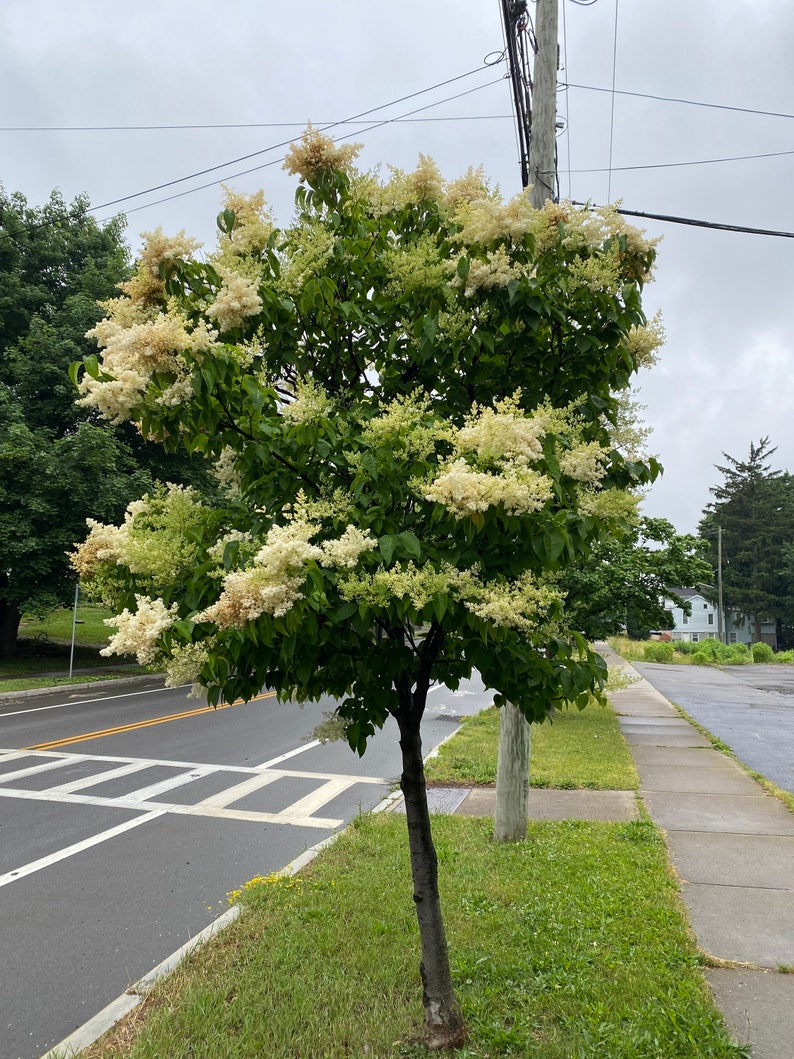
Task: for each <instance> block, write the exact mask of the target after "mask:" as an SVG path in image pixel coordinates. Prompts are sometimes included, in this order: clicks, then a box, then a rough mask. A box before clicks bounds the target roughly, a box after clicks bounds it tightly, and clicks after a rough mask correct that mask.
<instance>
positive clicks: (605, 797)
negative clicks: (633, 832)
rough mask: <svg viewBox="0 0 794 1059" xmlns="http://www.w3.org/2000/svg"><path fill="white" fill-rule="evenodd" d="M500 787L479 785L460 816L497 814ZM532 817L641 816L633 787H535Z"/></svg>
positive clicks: (462, 806)
mask: <svg viewBox="0 0 794 1059" xmlns="http://www.w3.org/2000/svg"><path fill="white" fill-rule="evenodd" d="M495 806H496V791H495V790H494V789H493V788H488V787H477V788H475V789H474V790H472V791H470V792H469V794H468V796H467V797H466V798H465V799H464V800H463V801H462V802H461V804H460V806H459V807H458V808H457V809H456V812H457V813H458V814H459V815H460V816H489V817H490V816H493V814H494V809H495ZM527 816H528V817H529V819H530V820H603V821H610V822H616V823H623V822H625V821H627V820H636V819H637V818H638V816H639V810H638V808H637V799H636V797H635V795H634V792H633V791H590V790H554V789H551V788H545V787H532V788H530V791H529V799H528V802H527Z"/></svg>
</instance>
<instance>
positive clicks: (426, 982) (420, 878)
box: [398, 693, 466, 1048]
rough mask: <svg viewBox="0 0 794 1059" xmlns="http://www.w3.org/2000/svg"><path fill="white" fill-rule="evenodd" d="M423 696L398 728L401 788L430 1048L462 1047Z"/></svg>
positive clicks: (405, 710) (404, 712)
mask: <svg viewBox="0 0 794 1059" xmlns="http://www.w3.org/2000/svg"><path fill="white" fill-rule="evenodd" d="M409 694H410V693H409ZM418 697H421V693H419V695H417V694H416V693H415V694H413V695H411V703H410V706H408V704H407V703H403V705H402V707H401V710H400V717H399V718H398V724H399V728H400V749H401V751H402V763H403V771H402V777H401V779H400V789H401V790H402V793H403V797H404V799H405V814H406V818H407V821H408V844H409V848H410V851H411V876H412V879H413V887H414V903H415V905H416V917H417V920H418V921H419V936H420V939H421V943H422V962H421V964H420V968H419V969H420V973H421V975H422V990H423V994H422V1000H423V1003H424V1007H425V1028H426V1033H427V1039H426V1043H427V1045H428V1047H430V1048H456V1047H459V1046H460V1045H461V1044H463V1041H464V1039H465V1036H466V1028H465V1026H464V1024H463V1015H462V1014H461V1010H460V1005H459V1003H458V1000H457V998H456V996H455V990H454V988H453V985H452V975H451V973H450V969H449V953H448V951H447V938H446V934H445V932H444V921H443V918H442V915H441V900H440V898H439V893H438V858H437V857H436V850H435V846H434V845H433V836H432V833H431V829H430V812H429V810H428V807H427V787H426V785H425V770H424V764H423V761H422V740H421V736H420V733H419V727H420V724H421V720H422V713H423V712H424V703H423V702H421V703H417V701H416V699H417V698H418ZM406 707H408V708H406Z"/></svg>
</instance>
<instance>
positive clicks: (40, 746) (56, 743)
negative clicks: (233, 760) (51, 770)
mask: <svg viewBox="0 0 794 1059" xmlns="http://www.w3.org/2000/svg"><path fill="white" fill-rule="evenodd" d="M275 694H276V693H275V691H266V692H264V693H263V694H262V695H254V697H253V698H252V699H249V700H248V701H249V702H259V700H260V699H272V698H273V697H274V696H275ZM244 701H245V700H244V699H237V700H235V702H223V703H221V704H220V705H218V706H215V707H213V706H200V707H199V708H198V709H197V710H185V711H183V712H182V713H169V714H168V715H167V716H166V717H152V718H151V720H148V721H136V722H135V723H134V724H120V725H119V726H118V727H117V728H102V729H100V730H99V731H98V732H86V733H85V734H83V735H72V736H67V738H66V739H53V740H52V741H51V742H49V743H37V744H36V746H26V747H23V748H22V749H23V750H57V749H58V747H61V746H70V745H71V744H72V743H84V742H86V741H87V740H88V739H102V738H103V737H104V736H106V735H118V734H119V733H121V732H134V731H135V729H136V728H149V727H150V726H151V725H153V724H166V723H167V722H168V721H178V720H180V719H181V718H182V717H195V716H196V714H199V713H207V712H212V711H213V710H215V709H217V710H225V709H227V708H228V707H229V706H240V705H242V703H243V702H244Z"/></svg>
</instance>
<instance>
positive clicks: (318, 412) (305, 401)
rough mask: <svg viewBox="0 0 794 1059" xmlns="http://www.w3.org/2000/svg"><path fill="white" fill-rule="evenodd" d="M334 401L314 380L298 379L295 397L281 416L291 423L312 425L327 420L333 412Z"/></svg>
mask: <svg viewBox="0 0 794 1059" xmlns="http://www.w3.org/2000/svg"><path fill="white" fill-rule="evenodd" d="M333 407H334V405H333V401H332V400H331V398H330V397H329V396H328V394H327V393H326V392H325V390H324V389H323V388H322V386H321V385H320V384H319V382H316V381H315V380H314V379H310V378H303V379H298V381H297V383H296V384H295V397H294V399H293V400H292V401H288V402H286V403H285V404H283V405H282V407H281V414H282V415H283V416H284V418H285V419H286V420H287V421H288V422H290V423H312V422H316V421H317V420H318V419H327V418H328V416H330V415H331V413H332V412H333Z"/></svg>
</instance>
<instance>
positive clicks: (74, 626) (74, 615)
mask: <svg viewBox="0 0 794 1059" xmlns="http://www.w3.org/2000/svg"><path fill="white" fill-rule="evenodd" d="M79 595H80V582H79V581H78V582H77V584H76V585H75V586H74V610H73V612H72V650H71V651H70V653H69V679H70V680H71V679H72V672H73V671H74V640H75V636H76V634H77V597H78V596H79Z"/></svg>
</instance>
